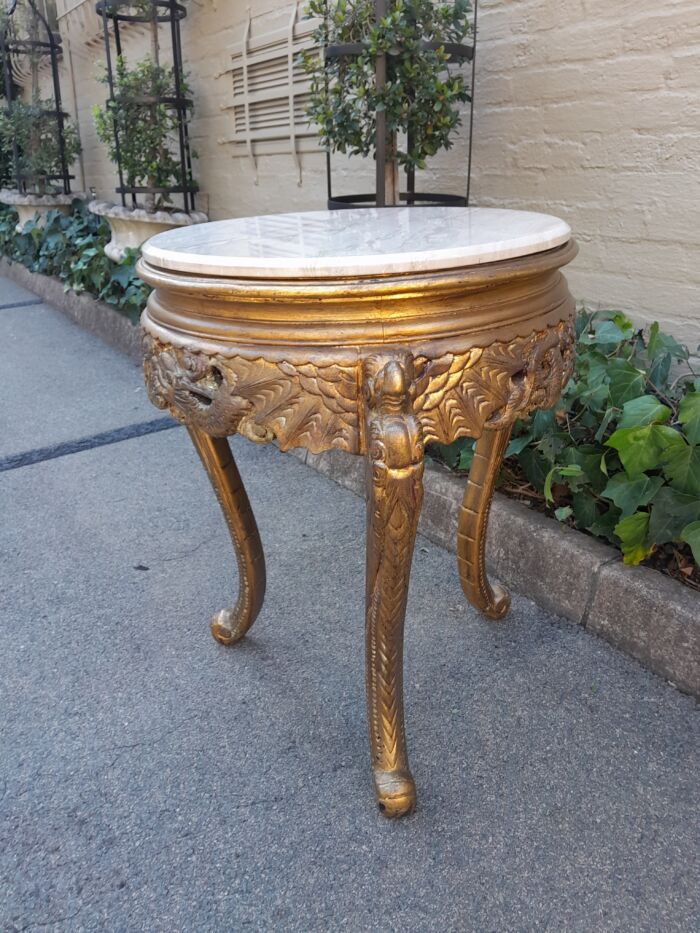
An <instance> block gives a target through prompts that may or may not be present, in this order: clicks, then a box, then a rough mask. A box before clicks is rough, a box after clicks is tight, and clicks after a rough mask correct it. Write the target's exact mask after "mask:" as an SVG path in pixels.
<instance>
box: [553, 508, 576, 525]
mask: <svg viewBox="0 0 700 933" xmlns="http://www.w3.org/2000/svg"><path fill="white" fill-rule="evenodd" d="M573 511H574V510H573V509H572V508H571V506H570V505H562V506H561V507H560V508H558V509H555V510H554V517H555V518H556V520H557V521H558V522H564V521H566V519H567V518H569V517H570V516H571V515H572V514H573Z"/></svg>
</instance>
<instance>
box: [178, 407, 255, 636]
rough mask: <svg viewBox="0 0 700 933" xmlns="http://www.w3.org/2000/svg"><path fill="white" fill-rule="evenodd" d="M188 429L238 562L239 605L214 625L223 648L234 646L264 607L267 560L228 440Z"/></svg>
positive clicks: (224, 612)
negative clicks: (217, 503)
mask: <svg viewBox="0 0 700 933" xmlns="http://www.w3.org/2000/svg"><path fill="white" fill-rule="evenodd" d="M187 429H188V431H189V433H190V437H191V438H192V443H193V444H194V446H195V448H196V450H197V453H198V454H199V456H200V458H201V460H202V463H203V464H204V469H205V470H206V471H207V474H208V476H209V479H210V480H211V484H212V486H213V487H214V492H215V493H216V497H217V499H218V500H219V504H220V506H221V510H222V511H223V513H224V518H225V519H226V524H227V525H228V530H229V532H230V534H231V541H232V542H233V547H234V550H235V552H236V559H237V561H238V599H237V601H236V605H235V607H234V608H233V609H222V610H221V611H220V612H218V613H217V614H216V615H215V616H214V618H213V619H212V623H211V632H212V635H213V636H214V638H216V640H217V641H219V642H221V644H223V645H232V644H234V643H235V642H237V641H239V640H240V639H241V638H243V636H244V635H245V633H246V632H247V631H248V629H249V628H250V627H251V625H252V624H253V622H255V619H256V617H257V615H258V613H259V612H260V609H261V607H262V604H263V598H264V596H265V558H264V556H263V549H262V544H261V541H260V535H259V533H258V526H257V524H256V522H255V517H254V515H253V510H252V509H251V507H250V502H249V500H248V496H247V494H246V491H245V487H244V486H243V481H242V479H241V475H240V473H239V472H238V467H237V466H236V462H235V460H234V459H233V454H232V453H231V448H230V446H229V443H228V440H227V439H226V438H225V437H211V436H210V435H209V434H206V433H205V432H204V431H201V430H200V429H199V428H195V427H193V426H192V425H188V428H187Z"/></svg>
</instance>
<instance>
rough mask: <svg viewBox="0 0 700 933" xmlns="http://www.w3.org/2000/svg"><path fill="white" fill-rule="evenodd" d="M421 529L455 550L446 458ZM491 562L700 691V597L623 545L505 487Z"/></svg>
mask: <svg viewBox="0 0 700 933" xmlns="http://www.w3.org/2000/svg"><path fill="white" fill-rule="evenodd" d="M0 274H2V275H5V276H7V278H9V279H11V280H12V281H13V282H15V283H17V284H18V285H21V286H23V287H24V288H26V289H28V290H29V291H32V292H34V293H35V294H37V295H39V296H40V297H41V298H43V299H44V300H45V301H47V302H48V303H50V304H51V305H53V306H54V307H56V308H58V309H59V310H60V311H63V313H64V314H66V315H68V317H70V318H71V319H72V320H73V321H75V322H76V323H77V324H79V325H80V326H81V327H84V328H85V329H86V330H88V331H90V332H91V333H93V334H95V335H96V336H98V337H101V338H102V340H104V341H105V342H106V343H108V344H110V346H112V347H114V348H115V349H117V350H121V351H122V352H123V353H126V354H127V355H128V356H130V357H131V358H132V359H133V360H135V361H137V362H140V360H141V340H140V336H139V331H138V328H136V327H134V325H133V324H131V323H130V322H129V320H128V319H127V318H126V317H124V316H123V315H121V314H120V313H119V312H118V311H115V310H114V309H113V308H111V307H109V305H106V304H103V303H102V302H100V301H97V300H96V299H94V298H93V297H91V296H90V295H77V294H75V293H74V292H64V291H63V286H62V285H61V283H60V282H59V281H57V280H56V279H54V278H51V277H49V276H45V275H39V274H37V273H33V272H30V271H29V270H28V269H25V268H24V266H22V265H20V264H18V263H12V264H10V263H9V262H7V260H6V259H3V258H0ZM291 453H292V454H293V455H294V456H296V457H297V458H298V459H300V460H302V461H303V462H304V463H306V464H307V465H308V466H310V467H312V468H313V469H315V470H317V471H318V472H320V473H323V474H324V475H325V476H327V477H329V478H330V479H332V480H333V481H334V482H336V483H338V484H339V485H340V486H344V487H345V488H346V489H350V490H352V492H354V493H356V494H357V495H359V496H364V463H363V461H362V458H360V457H354V456H352V455H350V454H346V453H343V452H341V451H337V450H331V451H327V452H326V453H323V454H311V453H308V452H307V451H304V450H294V451H291ZM424 485H425V495H424V500H423V509H422V513H421V520H420V531H421V533H422V534H424V535H425V537H426V538H429V539H430V540H431V541H433V542H434V543H435V544H438V545H440V547H444V548H446V549H447V550H449V551H454V550H455V545H456V541H457V518H458V515H459V507H460V504H461V501H462V495H463V492H464V479H463V478H460V477H458V476H455V475H454V474H452V473H449V472H447V471H445V470H442V469H440V468H438V467H434V468H431V469H428V470H427V471H426V475H425V484H424ZM487 561H488V565H489V569H490V571H491V572H492V573H493V574H494V576H495V577H496V578H498V579H499V580H501V581H502V582H503V583H505V584H506V585H507V586H509V587H512V589H513V590H515V591H516V592H518V593H521V594H522V595H524V596H527V597H529V598H530V599H532V600H533V601H534V602H535V603H537V604H538V605H539V606H542V607H543V608H545V609H548V610H550V611H551V612H553V613H556V614H557V615H560V616H563V617H564V618H566V619H569V620H570V621H571V622H574V623H576V624H578V625H582V626H583V627H584V628H586V629H588V630H589V631H591V632H594V633H595V634H596V635H599V636H601V637H602V638H604V639H606V641H608V642H610V644H612V645H614V646H615V647H616V648H619V649H620V650H621V651H624V652H625V653H626V654H628V655H631V656H632V657H633V658H635V659H636V660H638V661H639V662H640V663H641V664H643V665H644V666H645V667H647V668H649V670H652V671H654V672H655V673H656V674H660V675H661V676H662V677H665V678H667V679H668V680H669V681H671V683H672V684H673V685H674V686H675V687H677V688H678V689H679V690H682V691H683V692H684V693H689V694H691V695H692V696H695V697H697V698H699V699H700V596H698V594H697V593H696V592H694V591H693V590H690V589H688V588H687V587H684V586H683V585H682V584H680V583H677V582H676V581H675V580H672V579H671V578H670V577H666V576H664V575H663V574H661V573H658V572H657V571H655V570H650V569H648V568H645V567H625V566H624V564H623V563H622V561H621V559H620V555H619V553H618V552H617V551H616V550H615V549H614V548H611V547H608V546H607V545H605V544H602V543H601V542H600V541H596V540H595V539H594V538H590V537H588V535H585V534H582V533H581V532H579V531H575V530H574V529H571V528H567V527H566V526H564V525H560V524H559V523H558V522H555V521H553V520H552V519H551V518H548V517H547V516H546V515H542V514H540V513H539V512H533V511H531V510H530V509H528V508H527V506H525V505H523V504H522V503H519V502H514V501H513V500H512V499H507V498H506V497H505V496H502V495H500V494H498V493H496V495H495V496H494V501H493V506H492V508H491V515H490V519H489V538H488V548H487Z"/></svg>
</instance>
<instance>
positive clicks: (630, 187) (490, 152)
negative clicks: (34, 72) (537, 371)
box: [64, 0, 700, 347]
mask: <svg viewBox="0 0 700 933" xmlns="http://www.w3.org/2000/svg"><path fill="white" fill-rule="evenodd" d="M88 2H90V3H92V2H93V0H88ZM246 6H247V0H225V2H224V0H201V2H200V3H197V4H190V5H189V14H188V17H187V19H186V20H185V21H184V23H183V46H184V53H185V58H186V61H187V66H188V70H189V72H190V80H191V83H192V85H193V90H194V97H195V101H196V117H195V120H194V122H193V124H192V137H193V143H194V146H195V148H196V150H197V151H198V153H199V160H198V164H197V177H198V179H199V181H200V184H201V186H202V189H203V192H204V194H205V196H208V206H209V212H210V215H211V217H212V218H213V219H218V218H221V217H229V216H237V215H243V214H251V213H267V212H271V211H281V210H300V209H301V210H304V209H315V208H320V207H323V206H324V205H325V165H324V159H323V156H322V155H321V154H320V153H307V154H304V155H303V156H302V165H303V184H302V186H301V187H299V186H298V185H297V175H296V169H295V167H294V164H293V162H292V159H291V157H290V156H289V155H279V156H263V157H261V158H260V159H259V160H258V184H257V185H256V184H255V175H254V172H253V170H252V167H251V165H250V163H249V162H248V161H247V160H246V159H241V158H232V156H231V153H230V149H229V148H227V147H226V146H223V145H221V144H219V142H218V140H219V139H220V138H221V137H224V136H226V135H229V134H230V129H231V124H230V121H231V117H230V114H229V113H228V112H227V111H224V110H222V104H226V103H230V99H231V98H230V83H229V79H228V78H226V77H224V78H219V77H217V75H219V74H220V72H222V71H223V70H224V68H226V67H227V66H228V65H229V63H230V46H231V43H232V42H233V41H234V40H235V39H237V38H239V37H240V23H241V21H242V20H243V18H244V17H245V16H246ZM289 9H290V0H254V3H253V5H252V12H253V15H254V20H253V28H254V29H258V30H264V29H265V28H266V24H268V23H270V22H272V21H273V20H275V18H276V17H277V18H280V17H281V19H282V20H286V18H287V17H288V11H289ZM71 43H72V45H71V47H72V50H73V56H72V61H73V70H74V76H75V85H76V101H77V108H78V112H79V116H80V129H81V134H82V138H83V144H84V147H85V156H84V165H85V172H86V176H87V184H88V185H95V186H96V187H97V189H98V192H99V193H100V195H102V196H107V197H108V196H110V193H111V189H112V188H113V186H114V174H113V171H112V169H111V167H110V166H109V163H108V162H107V161H106V159H105V156H104V153H103V151H102V149H101V147H100V145H99V144H98V143H97V141H96V139H95V135H94V130H93V129H92V119H91V114H90V110H91V107H92V105H93V104H94V103H96V102H98V101H101V100H103V98H104V96H105V89H104V88H103V87H102V86H101V85H98V84H97V83H96V81H95V74H96V71H97V65H96V62H95V55H94V53H92V52H89V53H87V54H86V52H85V51H83V52H81V49H80V36H79V35H77V36H76V35H72V36H71ZM125 47H126V52H127V56H128V57H131V58H132V60H136V59H137V58H138V57H139V56H140V55H142V54H144V52H145V51H146V44H145V42H144V40H143V39H142V38H138V37H137V38H135V39H134V38H132V39H127V41H126V43H125ZM65 67H66V66H65V63H64V71H65ZM69 81H70V79H69V76H68V75H67V74H66V75H65V77H64V98H65V100H66V103H67V105H68V106H69V108H70V109H74V107H73V106H71V92H70V91H69V87H70V83H69ZM475 134H476V135H475V148H474V171H473V185H472V192H473V203H475V204H480V205H486V206H499V207H500V206H507V207H519V208H527V209H534V210H543V211H550V212H552V213H554V214H558V215H560V216H562V217H565V218H566V219H567V220H568V222H569V223H570V224H571V226H572V228H573V229H574V232H575V235H576V237H577V239H578V241H579V243H580V246H581V251H580V254H579V256H578V258H577V259H576V261H575V263H574V264H573V265H572V266H571V267H570V273H569V280H570V282H571V286H572V290H573V291H574V293H575V294H576V296H577V297H579V298H581V299H585V300H586V301H588V302H589V303H590V304H591V305H592V306H598V305H600V306H605V307H616V308H623V309H625V310H628V311H629V312H630V313H631V314H632V315H633V316H634V317H635V318H636V319H637V320H639V321H640V322H647V321H651V320H654V319H657V320H659V321H660V322H661V323H662V325H663V326H664V327H665V328H667V329H669V330H672V331H674V332H675V333H676V334H678V335H680V336H681V337H682V338H683V339H685V340H686V341H688V342H689V343H691V345H692V346H693V347H695V345H697V344H698V343H700V300H699V286H700V3H699V2H698V0H481V3H480V18H479V44H478V52H477V84H476V118H475ZM463 158H464V147H460V146H459V145H456V146H455V149H454V150H453V151H452V152H451V153H449V154H447V155H443V156H441V157H440V158H439V160H437V161H436V163H435V166H436V167H435V169H434V171H432V172H431V173H429V175H428V180H431V181H432V179H435V184H436V185H437V186H438V187H439V188H441V189H444V190H456V191H459V190H462V188H463V184H464V180H463V177H462V175H461V171H462V170H463ZM335 165H336V169H337V171H336V175H335V179H336V184H337V190H338V192H341V191H343V190H344V191H351V190H357V188H358V187H363V186H365V187H366V186H367V185H368V184H371V178H372V170H371V169H372V167H371V165H370V166H369V167H368V166H367V165H366V164H365V165H362V164H360V163H358V162H357V161H355V162H353V163H346V164H345V165H344V164H343V163H341V161H340V160H336V161H335ZM112 196H113V195H112Z"/></svg>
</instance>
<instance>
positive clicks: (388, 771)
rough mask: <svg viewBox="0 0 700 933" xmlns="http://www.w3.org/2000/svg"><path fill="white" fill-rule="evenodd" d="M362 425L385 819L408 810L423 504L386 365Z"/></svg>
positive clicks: (401, 391) (377, 775) (418, 450)
mask: <svg viewBox="0 0 700 933" xmlns="http://www.w3.org/2000/svg"><path fill="white" fill-rule="evenodd" d="M368 394H369V413H368V420H367V444H368V459H367V486H368V488H367V581H366V587H367V590H366V684H367V718H368V727H369V740H370V753H371V756H372V772H373V777H374V785H375V791H376V795H377V801H378V803H379V806H380V808H381V809H382V811H383V812H384V813H385V814H386V815H387V816H391V817H394V816H402V815H403V814H405V813H410V812H411V810H413V808H414V806H415V801H416V790H415V784H414V782H413V777H412V776H411V772H410V770H409V766H408V755H407V752H406V737H405V733H404V720H403V629H404V617H405V614H406V599H407V595H408V582H409V576H410V572H411V559H412V557H413V546H414V542H415V536H416V526H417V524H418V515H419V513H420V507H421V501H422V497H423V484H422V476H423V447H422V442H421V439H420V428H419V426H418V425H417V423H416V421H415V419H414V417H413V414H412V413H411V411H410V399H409V395H408V380H407V374H406V372H405V371H404V369H403V367H402V366H401V364H399V363H398V362H395V361H390V362H388V363H387V364H386V365H385V366H384V368H383V369H381V371H380V372H379V373H378V374H377V375H376V377H374V379H370V388H369V393H368Z"/></svg>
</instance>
